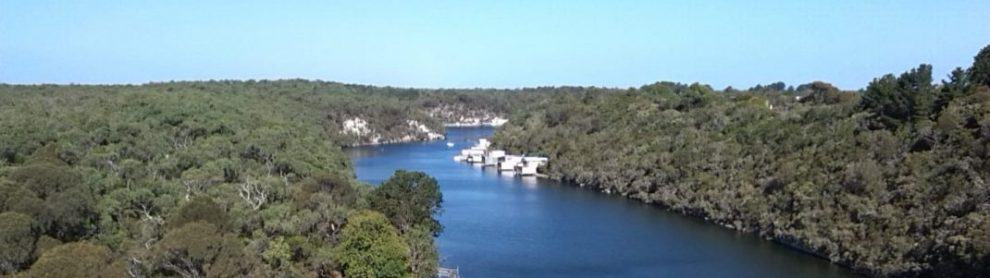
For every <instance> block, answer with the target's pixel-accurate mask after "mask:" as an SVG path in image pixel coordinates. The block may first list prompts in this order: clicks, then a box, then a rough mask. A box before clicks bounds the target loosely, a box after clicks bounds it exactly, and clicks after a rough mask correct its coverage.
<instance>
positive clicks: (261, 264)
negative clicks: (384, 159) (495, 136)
mask: <svg viewBox="0 0 990 278" xmlns="http://www.w3.org/2000/svg"><path fill="white" fill-rule="evenodd" d="M489 98H491V96H488V95H482V94H479V93H478V92H460V91H427V90H406V89H392V88H380V87H367V86H356V85H344V84H339V83H328V82H314V81H303V80H283V81H209V82H169V83H153V84H146V85H139V86H138V85H113V86H93V85H86V86H83V85H30V86H28V85H0V130H3V132H0V276H3V275H13V276H16V277H22V276H23V277H177V276H181V277H232V276H251V277H272V276H279V277H333V276H340V275H344V276H347V277H410V276H417V277H432V276H433V275H435V273H436V272H435V269H436V267H437V258H438V256H437V251H436V247H435V245H434V242H433V239H434V237H435V236H436V235H438V234H439V233H440V232H441V231H442V227H441V226H440V225H439V223H437V222H436V220H434V219H433V217H434V215H435V214H436V213H438V212H439V209H440V204H441V201H442V197H441V195H440V192H439V189H438V186H437V184H436V181H435V180H433V179H432V178H431V177H428V176H426V175H424V174H422V173H415V172H402V171H400V172H396V173H395V175H394V176H393V177H392V178H391V179H389V180H388V181H386V182H385V183H384V184H382V185H380V186H378V187H372V186H369V185H367V184H363V183H360V182H358V181H356V180H355V178H354V174H353V170H352V169H351V165H350V161H349V159H348V157H346V156H345V155H344V154H343V153H342V152H341V146H348V145H355V144H361V143H364V142H367V139H368V138H367V137H369V136H379V137H381V138H384V139H383V140H382V142H389V141H401V140H407V139H410V138H411V139H412V140H422V139H427V138H425V137H422V136H421V135H422V134H421V133H417V132H418V131H417V130H418V129H417V128H415V127H410V125H408V124H407V123H408V122H409V121H410V120H414V121H418V122H419V123H422V124H423V125H425V126H427V127H428V128H430V129H434V130H436V131H438V132H442V130H443V126H442V121H443V119H440V118H437V117H434V116H431V115H430V111H431V109H436V108H437V107H444V106H451V107H465V108H467V109H468V110H472V111H473V110H484V108H483V107H481V108H479V107H478V105H480V104H486V105H487V104H489V103H494V101H491V100H489ZM507 107H508V106H507V105H504V104H503V105H502V106H495V107H494V109H502V110H494V109H492V110H488V112H489V113H503V111H505V109H507ZM455 116H456V115H455ZM353 117H361V118H363V119H364V120H365V121H366V123H367V127H366V128H367V129H368V130H370V131H371V133H370V134H348V133H347V132H345V131H343V130H342V124H343V122H344V121H346V120H347V119H350V118H353ZM410 135H412V136H414V137H408V136H410ZM361 136H364V137H363V138H362V137H361ZM403 137H406V139H403Z"/></svg>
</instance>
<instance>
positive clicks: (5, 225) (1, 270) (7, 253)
mask: <svg viewBox="0 0 990 278" xmlns="http://www.w3.org/2000/svg"><path fill="white" fill-rule="evenodd" d="M38 230H39V228H38V224H37V223H36V222H35V221H34V219H32V218H31V216H28V215H24V214H21V213H17V212H4V213H0V274H8V273H12V272H15V271H17V270H20V269H22V268H23V267H24V266H25V265H26V264H27V263H28V262H30V261H31V260H32V259H33V258H32V255H33V253H34V248H35V247H34V245H35V240H37V239H38Z"/></svg>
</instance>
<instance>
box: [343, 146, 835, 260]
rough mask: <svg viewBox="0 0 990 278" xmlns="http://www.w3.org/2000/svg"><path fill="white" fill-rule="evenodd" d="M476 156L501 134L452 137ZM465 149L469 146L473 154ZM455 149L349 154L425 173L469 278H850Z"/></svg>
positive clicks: (374, 172) (788, 253) (446, 253)
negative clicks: (469, 158) (474, 159)
mask: <svg viewBox="0 0 990 278" xmlns="http://www.w3.org/2000/svg"><path fill="white" fill-rule="evenodd" d="M448 131H449V133H448V141H451V142H455V143H456V144H457V146H468V145H470V143H469V142H473V141H476V140H477V139H478V138H480V137H482V136H490V134H491V129H448ZM461 142H464V143H463V144H462V143H461ZM459 149H460V148H458V147H454V148H448V147H447V146H446V142H443V141H439V142H428V143H409V144H399V145H388V146H382V147H378V148H370V150H360V151H356V152H355V150H349V151H348V153H351V154H352V155H353V157H354V165H355V170H356V172H357V175H358V178H359V179H361V180H364V181H367V182H371V183H380V182H381V181H383V180H384V179H386V178H388V177H389V176H390V175H391V174H392V173H393V172H394V171H395V170H396V169H408V170H415V171H425V172H427V173H429V174H430V175H432V176H434V177H436V178H437V180H438V181H439V182H440V186H441V190H442V192H443V196H444V203H443V214H442V215H440V216H439V220H440V223H441V224H443V225H444V232H443V234H441V235H440V237H439V238H438V240H437V242H438V245H439V249H440V252H441V258H443V259H442V264H443V265H445V266H456V267H459V268H460V270H461V274H463V275H464V276H465V277H683V276H690V277H850V276H853V275H852V274H850V273H849V272H848V271H847V270H845V269H843V268H839V267H836V266H834V265H832V264H829V263H828V262H826V261H824V260H821V259H818V258H814V257H812V256H809V255H807V254H804V253H800V252H797V251H794V250H791V249H788V248H785V247H782V246H780V245H777V244H773V243H771V242H768V241H764V240H761V239H759V238H757V237H755V236H752V235H748V234H740V233H736V232H733V231H730V230H727V229H724V228H721V227H719V226H717V225H713V224H710V223H706V222H704V221H701V220H698V219H695V218H690V217H684V216H681V215H678V214H674V213H670V212H667V211H664V210H661V209H657V208H656V207H653V206H650V205H646V204H643V203H640V202H636V201H631V200H628V199H625V198H621V197H618V196H611V195H604V194H600V193H596V192H592V191H591V190H585V189H581V188H577V187H574V186H569V185H564V184H560V183H556V182H552V181H548V180H545V179H539V178H536V177H519V176H515V175H513V174H512V173H511V172H503V173H499V172H498V171H497V170H496V169H494V168H491V167H488V168H484V169H481V166H480V165H469V164H466V163H458V162H455V161H453V159H451V158H452V157H453V156H454V155H455V154H456V153H457V152H459Z"/></svg>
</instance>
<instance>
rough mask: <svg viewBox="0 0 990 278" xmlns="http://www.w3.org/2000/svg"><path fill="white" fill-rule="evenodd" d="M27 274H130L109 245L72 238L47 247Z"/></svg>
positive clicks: (46, 275) (83, 275) (69, 275)
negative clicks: (112, 252) (49, 248)
mask: <svg viewBox="0 0 990 278" xmlns="http://www.w3.org/2000/svg"><path fill="white" fill-rule="evenodd" d="M24 276H25V277H55V278H59V277H65V278H70V277H127V275H126V272H125V270H124V266H123V264H121V263H119V261H115V260H114V257H113V256H112V254H111V252H110V249H109V248H107V247H105V246H101V245H96V244H92V243H89V242H85V241H83V242H73V243H68V244H63V245H59V246H56V247H55V248H52V249H51V250H48V252H45V253H44V254H43V255H41V258H39V259H38V261H37V262H35V263H34V265H32V266H31V269H30V270H28V271H27V273H25V275H24Z"/></svg>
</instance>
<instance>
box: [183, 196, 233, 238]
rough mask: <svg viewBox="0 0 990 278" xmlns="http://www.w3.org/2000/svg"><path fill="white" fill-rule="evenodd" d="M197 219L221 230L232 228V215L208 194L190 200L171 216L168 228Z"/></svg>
mask: <svg viewBox="0 0 990 278" xmlns="http://www.w3.org/2000/svg"><path fill="white" fill-rule="evenodd" d="M196 221H204V222H206V223H210V224H212V225H214V226H216V227H217V228H218V229H220V230H227V229H229V228H230V217H229V216H228V215H227V212H226V211H224V210H223V208H222V207H220V205H218V204H217V203H216V202H214V201H213V198H210V197H208V196H198V197H195V198H192V199H191V200H189V202H187V203H186V204H185V205H183V206H182V207H181V208H179V210H178V211H177V212H176V214H175V215H174V216H172V217H170V218H169V222H168V228H169V229H173V228H178V227H182V226H183V225H185V224H187V223H192V222H196Z"/></svg>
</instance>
